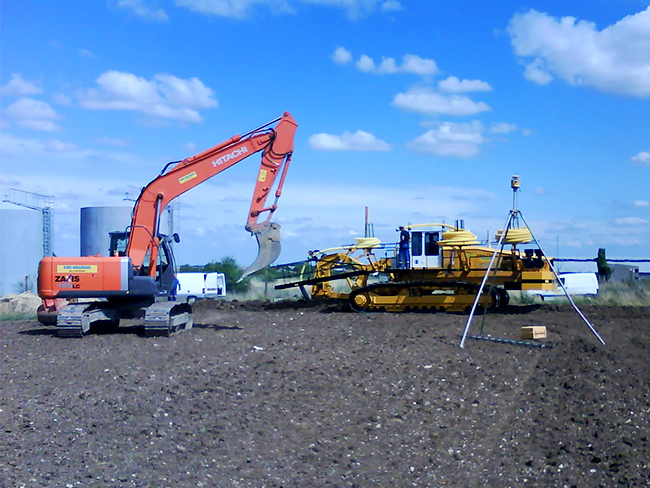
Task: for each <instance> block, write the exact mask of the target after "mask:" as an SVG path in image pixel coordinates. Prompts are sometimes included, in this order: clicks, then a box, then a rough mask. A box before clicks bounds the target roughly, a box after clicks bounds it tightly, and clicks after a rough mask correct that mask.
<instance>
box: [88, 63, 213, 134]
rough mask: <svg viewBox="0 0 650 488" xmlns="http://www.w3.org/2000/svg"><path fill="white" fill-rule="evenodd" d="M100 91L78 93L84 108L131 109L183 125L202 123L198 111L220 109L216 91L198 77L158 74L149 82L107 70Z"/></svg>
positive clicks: (128, 74)
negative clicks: (185, 77) (201, 109)
mask: <svg viewBox="0 0 650 488" xmlns="http://www.w3.org/2000/svg"><path fill="white" fill-rule="evenodd" d="M96 81H97V84H98V85H99V88H88V89H83V90H79V91H78V92H77V98H78V99H79V102H80V104H81V106H82V107H83V108H88V109H95V110H132V111H135V112H141V113H145V114H148V115H152V116H155V117H161V118H165V119H175V120H179V121H182V122H201V121H202V120H203V117H201V115H200V114H199V112H198V111H197V110H196V109H200V108H212V107H217V106H218V103H217V101H216V100H215V99H214V98H213V96H214V92H213V91H212V89H211V88H209V87H207V86H205V85H204V84H203V82H201V80H199V79H198V78H190V79H187V80H183V79H181V78H177V77H175V76H172V75H167V74H158V75H155V76H154V77H153V79H152V80H146V79H144V78H142V77H140V76H136V75H134V74H132V73H122V72H119V71H106V72H105V73H103V74H102V75H101V76H100V77H99V78H97V80H96Z"/></svg>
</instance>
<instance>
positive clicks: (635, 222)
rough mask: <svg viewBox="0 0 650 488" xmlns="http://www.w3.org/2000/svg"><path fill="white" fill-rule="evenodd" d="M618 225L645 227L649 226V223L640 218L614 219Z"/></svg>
mask: <svg viewBox="0 0 650 488" xmlns="http://www.w3.org/2000/svg"><path fill="white" fill-rule="evenodd" d="M614 223H615V224H616V225H643V224H647V223H648V221H647V220H644V219H642V218H639V217H625V218H620V219H614Z"/></svg>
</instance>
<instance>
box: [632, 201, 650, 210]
mask: <svg viewBox="0 0 650 488" xmlns="http://www.w3.org/2000/svg"><path fill="white" fill-rule="evenodd" d="M634 206H635V207H639V208H641V207H650V202H646V201H645V200H636V201H635V202H634Z"/></svg>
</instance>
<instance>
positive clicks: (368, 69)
mask: <svg viewBox="0 0 650 488" xmlns="http://www.w3.org/2000/svg"><path fill="white" fill-rule="evenodd" d="M357 69H358V70H359V71H363V72H364V73H372V72H373V71H375V62H374V61H373V60H372V58H371V57H370V56H367V55H365V54H362V55H361V57H360V58H359V61H357Z"/></svg>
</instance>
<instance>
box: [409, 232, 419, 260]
mask: <svg viewBox="0 0 650 488" xmlns="http://www.w3.org/2000/svg"><path fill="white" fill-rule="evenodd" d="M411 255H412V256H422V232H411Z"/></svg>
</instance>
